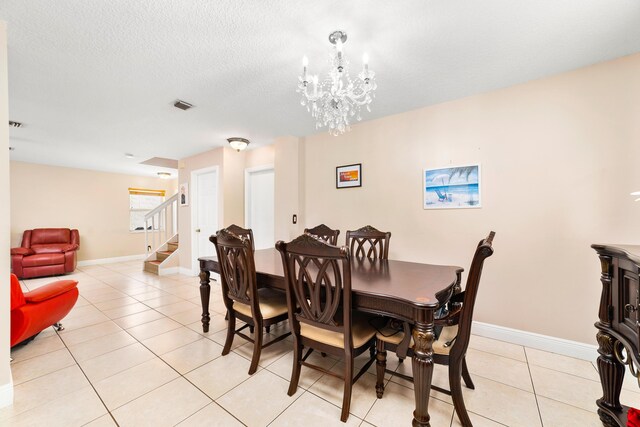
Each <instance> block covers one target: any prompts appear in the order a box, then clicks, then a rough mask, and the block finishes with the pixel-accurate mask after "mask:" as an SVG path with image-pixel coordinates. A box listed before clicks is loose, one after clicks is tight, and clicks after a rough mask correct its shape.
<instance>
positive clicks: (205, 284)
mask: <svg viewBox="0 0 640 427" xmlns="http://www.w3.org/2000/svg"><path fill="white" fill-rule="evenodd" d="M209 276H210V273H209V272H208V271H207V270H200V301H202V332H209V320H210V317H209V294H210V293H211V285H210V284H209Z"/></svg>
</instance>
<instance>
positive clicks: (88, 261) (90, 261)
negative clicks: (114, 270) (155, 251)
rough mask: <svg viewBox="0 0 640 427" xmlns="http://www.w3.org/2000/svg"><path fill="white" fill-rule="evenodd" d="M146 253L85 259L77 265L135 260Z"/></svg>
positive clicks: (141, 257)
mask: <svg viewBox="0 0 640 427" xmlns="http://www.w3.org/2000/svg"><path fill="white" fill-rule="evenodd" d="M146 257H147V255H144V254H143V255H127V256H117V257H113V258H101V259H85V260H84V261H78V267H84V266H87V265H98V264H114V263H116V262H126V261H136V260H139V259H140V260H142V259H145V258H146Z"/></svg>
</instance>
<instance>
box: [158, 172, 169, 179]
mask: <svg viewBox="0 0 640 427" xmlns="http://www.w3.org/2000/svg"><path fill="white" fill-rule="evenodd" d="M158 176H159V177H160V178H162V179H169V178H171V174H170V173H169V172H158Z"/></svg>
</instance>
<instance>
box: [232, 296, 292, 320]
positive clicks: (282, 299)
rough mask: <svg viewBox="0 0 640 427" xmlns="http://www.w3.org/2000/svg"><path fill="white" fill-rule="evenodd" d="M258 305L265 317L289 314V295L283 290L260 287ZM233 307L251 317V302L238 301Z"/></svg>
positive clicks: (270, 317)
mask: <svg viewBox="0 0 640 427" xmlns="http://www.w3.org/2000/svg"><path fill="white" fill-rule="evenodd" d="M258 306H259V307H260V313H262V318H263V319H265V320H267V319H273V318H274V317H278V316H281V315H283V314H287V296H286V295H285V294H284V293H282V292H278V291H274V290H273V289H269V288H262V289H258ZM233 309H234V310H235V311H237V312H238V313H242V314H244V315H245V316H249V317H251V306H250V305H249V304H243V303H241V302H236V303H234V304H233Z"/></svg>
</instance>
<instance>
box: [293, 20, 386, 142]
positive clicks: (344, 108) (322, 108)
mask: <svg viewBox="0 0 640 427" xmlns="http://www.w3.org/2000/svg"><path fill="white" fill-rule="evenodd" d="M329 41H330V42H331V43H332V44H333V45H334V47H333V49H332V50H331V53H330V55H329V61H328V62H329V65H330V67H331V68H330V71H329V74H328V76H327V77H325V78H324V80H318V76H317V75H313V76H312V75H310V74H308V73H307V65H308V59H307V57H306V56H305V57H304V58H303V59H302V75H301V76H300V77H298V88H297V89H296V92H299V93H300V94H301V95H302V99H301V100H300V103H301V104H302V105H303V106H306V107H307V111H309V112H310V113H311V116H312V117H313V118H314V119H315V120H316V129H319V128H321V127H324V126H326V127H328V128H329V133H330V134H331V135H334V136H337V135H340V134H343V133H345V132H347V131H349V130H350V126H349V125H350V123H351V122H352V121H353V120H354V119H355V120H357V121H360V120H362V116H361V115H360V109H361V107H363V106H365V107H366V108H367V111H369V112H371V107H370V104H371V101H372V100H373V98H374V96H375V93H374V91H375V89H376V87H377V85H376V82H375V73H374V72H373V71H371V70H370V69H369V57H368V56H367V54H366V53H365V54H364V55H363V57H362V71H361V72H360V73H359V74H358V75H357V77H355V78H353V79H352V78H351V76H350V75H349V61H347V59H346V58H345V57H344V52H343V44H344V42H346V41H347V33H345V32H344V31H334V32H333V33H331V34H330V35H329Z"/></svg>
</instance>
